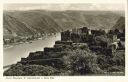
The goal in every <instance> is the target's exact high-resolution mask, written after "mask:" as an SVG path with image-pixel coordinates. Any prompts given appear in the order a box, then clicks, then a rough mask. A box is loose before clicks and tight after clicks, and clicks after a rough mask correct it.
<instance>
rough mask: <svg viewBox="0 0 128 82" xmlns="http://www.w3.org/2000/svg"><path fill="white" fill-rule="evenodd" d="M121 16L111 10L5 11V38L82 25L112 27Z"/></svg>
mask: <svg viewBox="0 0 128 82" xmlns="http://www.w3.org/2000/svg"><path fill="white" fill-rule="evenodd" d="M120 17H121V16H120V15H118V14H115V13H113V12H110V11H71V10H70V11H69V10H68V11H45V10H29V11H4V13H3V24H4V38H10V37H16V36H21V37H24V36H25V37H28V36H35V35H40V34H41V35H46V34H52V33H56V32H61V31H64V30H67V29H72V28H79V27H82V26H87V27H89V28H92V29H100V28H101V29H111V28H112V27H113V25H115V23H116V21H117V20H118V19H119V18H120Z"/></svg>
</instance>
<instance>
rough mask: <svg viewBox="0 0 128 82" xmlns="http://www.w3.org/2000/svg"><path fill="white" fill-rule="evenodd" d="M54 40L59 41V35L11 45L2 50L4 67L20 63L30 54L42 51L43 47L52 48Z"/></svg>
mask: <svg viewBox="0 0 128 82" xmlns="http://www.w3.org/2000/svg"><path fill="white" fill-rule="evenodd" d="M56 40H60V34H59V33H57V34H56V35H52V36H48V37H45V38H43V39H38V40H33V41H31V42H26V43H21V44H16V45H11V46H10V47H8V48H5V49H3V50H4V53H3V61H4V62H3V63H4V64H3V65H4V66H6V65H11V64H15V63H16V62H18V61H20V59H21V58H22V57H27V56H28V55H29V53H30V52H35V51H42V50H43V48H44V47H52V46H53V45H54V42H55V41H56Z"/></svg>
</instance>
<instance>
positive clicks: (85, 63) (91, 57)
mask: <svg viewBox="0 0 128 82" xmlns="http://www.w3.org/2000/svg"><path fill="white" fill-rule="evenodd" d="M63 59H64V65H65V67H66V68H65V69H66V70H70V71H71V72H72V73H70V74H72V75H86V74H99V73H103V71H102V70H101V69H100V68H99V67H98V65H97V56H96V55H95V54H94V53H91V52H89V51H84V50H78V51H76V52H73V53H72V54H70V55H67V56H64V57H63Z"/></svg>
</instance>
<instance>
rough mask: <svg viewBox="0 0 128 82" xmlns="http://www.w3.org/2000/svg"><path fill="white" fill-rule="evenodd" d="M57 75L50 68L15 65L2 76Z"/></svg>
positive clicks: (56, 71) (54, 70) (55, 71)
mask: <svg viewBox="0 0 128 82" xmlns="http://www.w3.org/2000/svg"><path fill="white" fill-rule="evenodd" d="M58 73H59V71H58V70H56V69H55V68H53V67H51V66H42V65H22V64H16V65H13V66H12V67H11V68H10V69H8V70H6V71H5V72H4V76H49V75H57V74H58Z"/></svg>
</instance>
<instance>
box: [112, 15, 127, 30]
mask: <svg viewBox="0 0 128 82" xmlns="http://www.w3.org/2000/svg"><path fill="white" fill-rule="evenodd" d="M113 29H119V30H123V29H125V18H124V17H120V18H119V19H118V20H117V22H116V24H115V25H114V26H113Z"/></svg>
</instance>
